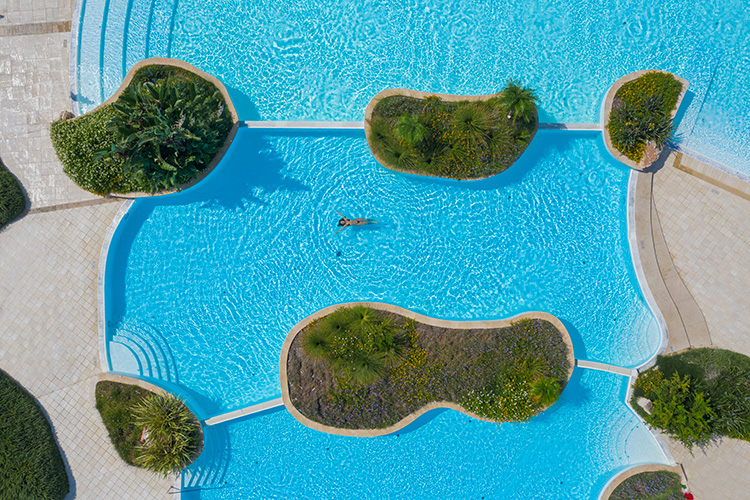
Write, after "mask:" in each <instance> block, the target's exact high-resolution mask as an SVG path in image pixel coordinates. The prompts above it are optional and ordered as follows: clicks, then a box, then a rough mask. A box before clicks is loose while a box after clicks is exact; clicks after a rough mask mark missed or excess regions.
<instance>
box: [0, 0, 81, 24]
mask: <svg viewBox="0 0 750 500" xmlns="http://www.w3.org/2000/svg"><path fill="white" fill-rule="evenodd" d="M73 4H74V0H0V14H1V15H2V16H3V18H2V19H0V25H4V24H7V25H12V24H30V23H42V22H48V21H70V20H71V17H72V16H73Z"/></svg>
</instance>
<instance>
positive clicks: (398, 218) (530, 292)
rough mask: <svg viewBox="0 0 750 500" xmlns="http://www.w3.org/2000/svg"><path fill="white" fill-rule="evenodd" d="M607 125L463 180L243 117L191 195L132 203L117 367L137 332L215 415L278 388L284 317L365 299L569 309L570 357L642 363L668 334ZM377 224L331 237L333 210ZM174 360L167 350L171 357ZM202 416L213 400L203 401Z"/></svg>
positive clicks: (358, 140)
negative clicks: (645, 285) (647, 289)
mask: <svg viewBox="0 0 750 500" xmlns="http://www.w3.org/2000/svg"><path fill="white" fill-rule="evenodd" d="M603 154H605V153H604V152H603V150H602V146H601V136H600V134H598V133H572V132H540V133H539V134H538V135H537V137H536V138H535V139H534V141H533V142H532V144H531V146H530V147H529V150H528V151H527V152H526V153H525V154H524V156H523V157H522V158H521V160H520V161H519V162H518V163H516V164H515V165H514V166H513V167H511V169H509V170H508V171H506V172H504V173H503V174H500V175H498V176H495V177H494V178H492V179H488V180H485V181H474V182H457V181H447V180H438V179H432V178H424V177H418V176H410V175H403V174H398V173H395V172H391V171H389V170H387V169H385V168H383V167H381V166H380V165H378V164H377V163H376V162H375V161H374V160H373V158H372V156H371V155H370V154H369V150H368V147H367V143H366V141H365V139H364V134H362V132H353V133H344V134H319V135H318V134H305V133H302V134H301V133H298V132H297V133H290V134H272V133H264V132H260V131H252V130H248V129H240V132H239V133H238V135H237V138H236V139H235V141H234V143H233V145H232V147H231V150H230V152H229V154H228V156H226V157H225V158H224V160H223V161H222V163H221V165H220V166H219V167H218V168H217V169H216V170H215V171H214V172H213V173H212V174H211V175H210V176H209V177H208V178H206V180H204V181H203V182H201V183H200V184H199V185H198V186H196V187H195V188H191V189H189V190H187V191H186V192H184V193H182V194H179V195H170V196H163V197H159V198H154V199H142V200H138V201H136V202H135V204H134V206H133V207H132V208H131V210H130V213H129V215H128V217H127V218H126V219H125V220H124V221H123V222H122V223H121V224H120V226H119V228H118V231H117V235H116V237H115V239H114V241H113V245H112V249H111V250H110V257H109V262H108V268H107V280H108V295H107V314H108V321H109V324H110V327H111V333H110V334H111V335H112V336H113V341H112V343H111V344H110V345H111V346H112V357H113V368H114V369H115V370H118V371H123V372H135V373H138V372H139V369H138V367H137V366H136V364H135V363H134V360H133V357H132V356H130V355H128V352H127V351H126V350H125V349H124V348H123V346H124V345H127V344H128V342H131V343H132V342H140V341H141V340H142V339H145V341H147V342H150V343H152V344H153V343H156V344H157V345H158V348H153V349H154V350H155V351H158V350H164V351H165V353H164V354H163V355H162V354H160V353H159V352H155V354H154V356H155V357H157V358H159V359H161V358H162V357H163V358H164V359H165V360H166V365H167V366H166V368H164V370H163V373H162V374H161V375H158V374H157V375H154V374H152V375H151V376H154V377H156V378H160V379H162V380H168V381H169V380H173V381H175V380H176V381H178V382H179V383H180V384H182V385H183V386H186V387H187V388H189V389H190V390H191V391H194V392H195V393H196V395H197V397H198V398H199V399H200V400H202V401H203V403H204V404H205V408H204V410H203V411H204V413H205V414H206V415H210V414H215V413H219V412H221V411H225V410H231V409H235V408H238V407H242V406H245V405H248V404H252V403H253V402H257V401H262V400H265V399H269V398H272V397H278V396H279V380H278V363H279V352H280V348H281V344H282V342H283V340H284V338H285V337H286V334H287V332H288V331H289V330H290V329H291V328H292V327H293V326H294V325H295V324H296V323H297V322H299V321H300V320H302V319H304V318H305V317H307V316H308V315H310V314H312V313H313V312H315V311H317V310H319V309H322V308H323V307H326V306H328V305H331V304H336V303H341V302H349V301H357V300H370V301H380V302H387V303H393V304H397V305H400V306H402V307H406V308H408V309H411V310H414V311H417V312H420V313H423V314H427V315H429V316H433V317H439V318H445V319H463V320H470V319H499V318H506V317H509V316H513V315H516V314H518V313H521V312H524V311H528V310H541V311H547V312H550V313H552V314H554V315H556V316H558V317H560V318H561V319H562V320H563V322H565V324H566V326H567V328H568V329H569V330H570V331H571V334H572V336H573V339H574V342H575V344H576V356H577V357H579V358H583V359H586V358H588V359H591V360H596V361H602V362H606V363H612V364H616V365H621V366H634V365H637V364H640V363H642V362H644V361H645V360H646V359H648V358H649V357H650V356H652V355H653V353H654V352H655V350H656V348H657V347H658V340H659V336H658V334H657V332H656V329H655V324H654V322H653V317H652V316H651V314H650V312H649V311H648V310H647V308H646V305H645V303H644V301H643V298H642V296H641V294H640V290H639V287H638V283H637V281H636V278H635V276H634V274H633V272H632V270H631V268H632V262H631V256H630V252H629V250H628V242H627V228H626V208H625V205H626V204H625V199H626V190H627V180H628V176H629V173H630V171H629V169H627V168H626V167H624V166H621V165H619V164H616V163H615V162H614V161H612V160H609V159H607V158H605V157H604V156H603ZM336 210H338V211H341V212H343V213H344V214H346V215H348V216H350V217H371V218H376V219H378V221H379V223H378V224H377V225H375V226H370V227H355V228H347V229H346V230H345V231H343V232H341V233H339V234H334V233H335V231H336V229H337V228H336V222H337V220H338V215H337V214H336ZM162 364H164V363H162ZM204 416H205V415H204Z"/></svg>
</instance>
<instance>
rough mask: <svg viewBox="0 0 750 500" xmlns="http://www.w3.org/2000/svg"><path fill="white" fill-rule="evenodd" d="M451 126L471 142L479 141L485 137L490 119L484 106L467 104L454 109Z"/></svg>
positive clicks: (490, 125) (490, 124) (490, 122)
mask: <svg viewBox="0 0 750 500" xmlns="http://www.w3.org/2000/svg"><path fill="white" fill-rule="evenodd" d="M453 126H454V127H455V128H456V130H458V131H459V132H460V133H461V134H463V135H465V136H466V138H467V139H469V140H470V141H471V142H481V141H484V140H485V139H486V138H487V133H488V132H489V130H490V128H491V127H492V120H491V119H490V117H489V114H488V112H487V111H486V110H485V109H484V108H481V107H479V106H476V105H471V104H469V105H467V106H463V107H460V108H458V109H457V110H456V114H455V115H453Z"/></svg>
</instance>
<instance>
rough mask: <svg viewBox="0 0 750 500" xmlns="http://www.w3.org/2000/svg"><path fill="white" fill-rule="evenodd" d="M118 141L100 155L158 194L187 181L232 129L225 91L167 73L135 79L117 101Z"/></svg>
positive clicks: (113, 127)
mask: <svg viewBox="0 0 750 500" xmlns="http://www.w3.org/2000/svg"><path fill="white" fill-rule="evenodd" d="M112 108H113V110H114V115H113V117H112V119H111V120H110V122H109V128H110V130H111V131H112V132H113V133H114V134H115V136H116V137H117V141H116V142H115V143H114V144H112V146H111V147H110V148H109V149H108V150H107V151H106V152H105V153H103V154H102V155H101V156H102V157H103V158H104V159H105V160H108V161H110V162H113V163H115V164H119V163H120V162H122V167H123V170H124V171H125V173H126V174H127V175H128V176H129V177H130V178H133V179H135V180H136V182H137V183H138V184H139V185H141V186H144V187H145V188H147V190H148V191H152V192H156V191H159V190H162V189H169V188H173V187H177V186H179V185H180V184H184V183H186V182H188V181H189V180H190V179H192V178H193V177H194V176H195V175H196V174H197V173H198V172H200V171H201V170H203V169H205V168H206V167H207V166H208V164H209V163H210V162H211V160H212V159H213V157H214V156H216V153H218V151H219V149H220V148H221V146H222V144H223V143H224V140H225V139H226V136H227V134H228V133H229V130H230V128H231V127H232V121H231V117H230V115H229V111H228V110H227V109H226V104H225V103H224V98H223V97H222V95H221V92H220V91H219V90H218V89H217V88H216V87H215V86H213V85H212V84H210V83H208V82H202V81H196V80H194V79H191V80H186V79H184V78H180V77H175V76H172V75H168V76H167V77H165V78H163V79H161V80H157V81H145V82H142V83H131V84H130V85H129V86H128V88H127V89H125V91H124V92H123V93H122V95H121V96H120V98H119V99H117V102H115V103H114V104H113V105H112Z"/></svg>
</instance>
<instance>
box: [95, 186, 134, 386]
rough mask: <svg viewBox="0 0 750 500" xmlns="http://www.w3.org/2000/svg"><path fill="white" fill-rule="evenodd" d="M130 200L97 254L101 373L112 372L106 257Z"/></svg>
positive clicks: (122, 208) (111, 227)
mask: <svg viewBox="0 0 750 500" xmlns="http://www.w3.org/2000/svg"><path fill="white" fill-rule="evenodd" d="M133 201H134V200H132V199H129V200H125V202H124V203H123V204H122V206H120V209H119V210H118V211H117V214H115V217H114V219H112V223H111V224H110V225H109V227H108V228H107V232H106V233H105V234H104V241H103V242H102V250H101V252H100V253H99V264H98V267H97V270H96V308H97V320H98V321H97V322H98V330H99V367H100V369H101V370H102V371H103V372H111V371H112V360H111V359H110V357H109V346H108V345H107V317H106V310H105V300H106V297H105V295H106V293H105V291H106V287H105V280H106V276H107V256H108V255H109V247H110V245H111V243H112V238H113V237H114V235H115V232H116V231H117V226H119V225H120V222H121V221H122V219H124V218H125V217H126V216H127V213H128V211H129V210H130V207H131V206H132V205H133Z"/></svg>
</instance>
